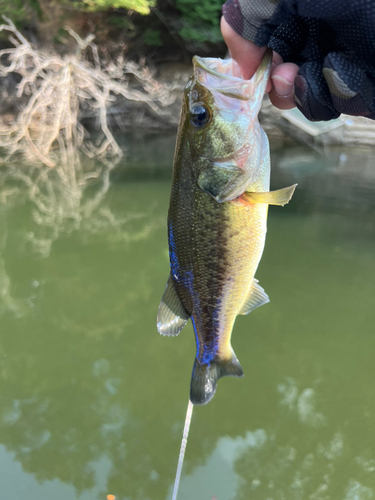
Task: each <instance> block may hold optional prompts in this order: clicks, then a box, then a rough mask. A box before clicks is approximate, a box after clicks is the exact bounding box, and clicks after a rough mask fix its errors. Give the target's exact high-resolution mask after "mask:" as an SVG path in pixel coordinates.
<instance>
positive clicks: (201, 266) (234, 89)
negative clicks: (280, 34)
mask: <svg viewBox="0 0 375 500" xmlns="http://www.w3.org/2000/svg"><path fill="white" fill-rule="evenodd" d="M234 64H235V63H233V62H232V61H230V60H226V61H222V60H220V59H200V58H194V75H193V77H192V79H191V80H190V82H189V83H188V85H187V88H186V90H185V95H184V102H183V106H182V112H181V119H180V126H179V131H178V137H177V145H176V152H175V158H174V167H173V177H172V189H171V198H170V207H169V213H168V236H169V254H170V269H171V274H170V276H169V279H168V282H167V287H166V290H165V292H164V295H163V298H162V301H161V304H160V307H159V313H158V320H157V327H158V330H159V332H160V333H162V334H164V335H177V334H178V333H179V332H180V330H181V329H182V328H183V326H184V325H185V324H186V322H187V321H188V319H189V318H191V320H192V323H193V327H194V332H195V336H196V346H197V354H196V358H195V362H194V367H193V373H192V380H191V389H190V400H191V401H192V403H194V404H204V403H207V402H208V401H209V400H210V399H211V398H212V397H213V395H214V393H215V390H216V383H217V380H218V378H220V377H222V376H226V375H232V376H237V377H241V376H242V375H243V371H242V368H241V366H240V364H239V362H238V359H237V357H236V355H235V354H234V351H233V349H232V347H231V333H232V329H233V325H234V322H235V319H236V316H237V315H238V314H247V313H249V312H250V311H252V310H253V309H255V308H256V307H258V306H260V305H262V304H266V303H267V302H268V301H269V299H268V296H267V294H266V293H265V292H264V290H263V289H262V288H261V287H260V286H259V284H258V282H257V280H256V279H255V278H254V276H255V272H256V270H257V267H258V264H259V261H260V259H261V256H262V253H263V248H264V243H265V237H266V231H267V225H266V221H267V210H268V204H271V203H275V204H284V203H286V202H287V201H289V199H290V198H291V196H292V194H293V191H294V186H292V187H291V188H286V189H285V190H280V191H275V192H273V193H269V182H270V160H269V147H268V140H267V137H266V134H265V133H264V131H263V129H262V128H261V126H260V125H259V122H258V118H257V116H258V112H259V108H260V105H261V100H262V97H263V94H264V91H265V86H266V83H267V80H268V76H269V69H270V54H269V53H268V54H267V56H266V57H265V59H264V60H263V63H262V65H261V67H260V68H259V70H258V72H257V73H256V75H254V77H253V79H252V80H250V81H244V80H242V79H241V78H237V77H233V76H232V72H233V67H234Z"/></svg>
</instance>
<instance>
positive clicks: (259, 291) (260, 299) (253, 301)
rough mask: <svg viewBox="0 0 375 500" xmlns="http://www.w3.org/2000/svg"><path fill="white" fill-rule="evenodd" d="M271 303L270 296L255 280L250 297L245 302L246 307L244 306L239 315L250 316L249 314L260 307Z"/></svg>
mask: <svg viewBox="0 0 375 500" xmlns="http://www.w3.org/2000/svg"><path fill="white" fill-rule="evenodd" d="M269 301H270V299H269V297H268V295H267V294H266V292H265V291H264V290H263V288H262V287H261V286H260V285H259V282H258V280H256V279H255V278H254V279H253V284H252V285H251V288H250V293H249V296H248V298H247V300H246V301H245V303H244V305H243V306H242V309H241V311H240V312H239V314H249V312H251V311H254V309H256V308H257V307H259V306H263V305H264V304H267V303H268V302H269Z"/></svg>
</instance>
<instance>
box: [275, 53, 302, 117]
mask: <svg viewBox="0 0 375 500" xmlns="http://www.w3.org/2000/svg"><path fill="white" fill-rule="evenodd" d="M298 69H299V68H298V66H297V64H293V63H284V64H280V65H278V66H276V67H275V69H274V70H273V71H272V73H271V81H272V90H271V92H270V93H269V98H270V101H271V102H272V104H273V105H274V106H276V107H277V108H279V109H291V108H295V106H296V103H295V100H294V80H295V78H296V76H297V73H298Z"/></svg>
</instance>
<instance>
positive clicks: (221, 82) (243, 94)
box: [193, 49, 272, 101]
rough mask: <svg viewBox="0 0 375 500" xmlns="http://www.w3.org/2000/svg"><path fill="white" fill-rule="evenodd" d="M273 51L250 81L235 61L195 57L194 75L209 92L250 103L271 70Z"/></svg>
mask: <svg viewBox="0 0 375 500" xmlns="http://www.w3.org/2000/svg"><path fill="white" fill-rule="evenodd" d="M271 61H272V50H271V49H267V51H266V53H265V55H264V57H263V59H262V62H261V64H260V66H259V68H258V70H257V71H256V73H255V74H254V76H253V77H252V78H251V79H250V80H244V78H243V77H242V75H241V70H240V67H239V65H238V64H237V63H236V61H234V60H233V59H220V58H212V57H199V56H194V57H193V66H194V75H195V77H196V78H197V79H198V80H199V81H200V83H201V84H203V85H204V86H205V87H207V88H208V89H209V90H216V91H219V92H221V93H222V94H224V95H226V96H228V97H234V98H236V99H240V100H242V101H248V100H250V99H251V98H252V97H253V93H254V87H256V86H257V85H258V84H259V82H260V80H261V79H262V78H263V76H265V73H267V79H268V74H269V71H270V68H271Z"/></svg>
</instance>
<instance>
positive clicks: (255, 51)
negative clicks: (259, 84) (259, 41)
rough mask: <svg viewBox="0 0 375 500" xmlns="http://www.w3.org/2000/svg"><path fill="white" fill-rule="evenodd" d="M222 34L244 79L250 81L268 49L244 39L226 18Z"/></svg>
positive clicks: (222, 21)
mask: <svg viewBox="0 0 375 500" xmlns="http://www.w3.org/2000/svg"><path fill="white" fill-rule="evenodd" d="M221 33H222V35H223V38H224V41H225V43H226V44H227V46H228V50H229V53H230V55H231V57H232V58H233V59H234V60H235V61H236V62H237V63H238V65H239V67H240V69H241V74H242V77H243V78H244V79H245V80H249V79H250V78H251V77H252V76H253V75H254V73H255V71H256V70H257V69H258V67H259V65H260V63H261V61H262V58H263V55H264V53H265V51H266V48H267V47H258V46H257V45H255V43H253V42H250V41H249V40H246V39H245V38H242V36H240V35H239V34H238V33H236V32H235V31H234V29H232V28H231V27H230V26H229V24H228V23H227V21H226V20H225V18H224V17H222V18H221Z"/></svg>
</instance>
